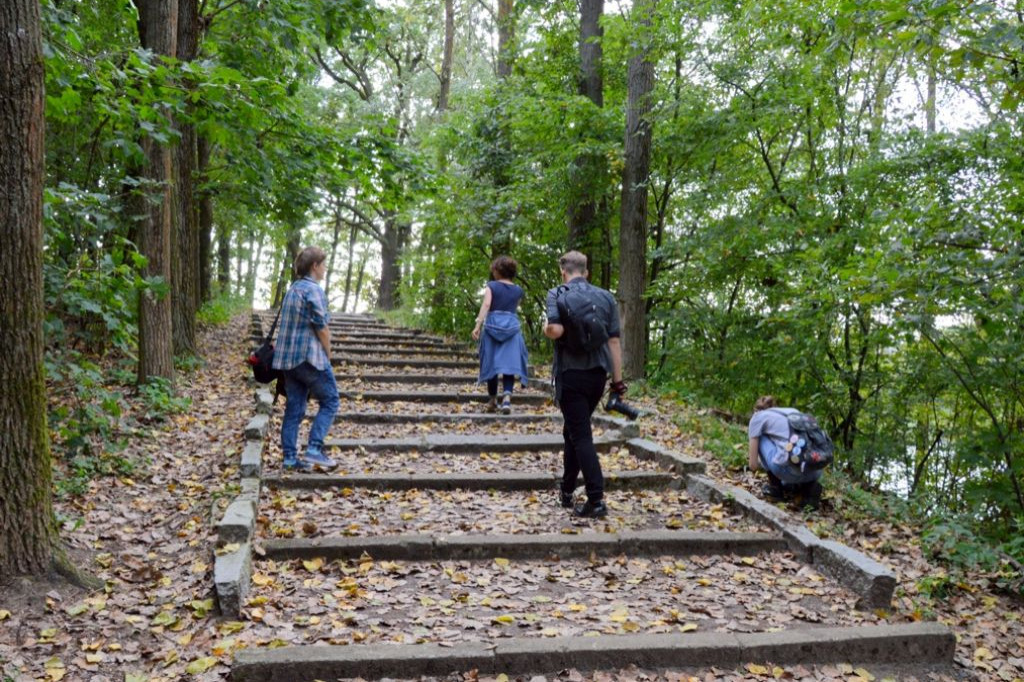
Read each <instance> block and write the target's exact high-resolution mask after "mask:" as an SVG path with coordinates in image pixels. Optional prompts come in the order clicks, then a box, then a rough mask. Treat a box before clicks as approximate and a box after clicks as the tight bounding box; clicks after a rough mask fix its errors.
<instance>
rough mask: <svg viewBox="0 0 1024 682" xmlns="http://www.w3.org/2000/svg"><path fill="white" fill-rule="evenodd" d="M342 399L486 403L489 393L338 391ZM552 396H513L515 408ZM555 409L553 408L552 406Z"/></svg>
mask: <svg viewBox="0 0 1024 682" xmlns="http://www.w3.org/2000/svg"><path fill="white" fill-rule="evenodd" d="M338 395H339V396H340V397H341V399H342V400H362V401H374V402H381V403H385V402H411V403H486V402H487V394H486V393H483V392H481V391H475V392H468V391H467V392H465V393H461V392H459V393H455V392H450V391H444V392H442V391H408V392H404V393H401V392H393V391H358V390H344V391H341V390H339V391H338ZM549 403H551V396H549V395H546V394H543V393H516V394H514V395H513V396H512V406H513V409H514V408H515V406H516V405H519V406H523V405H534V406H536V405H547V404H549ZM552 409H553V408H552Z"/></svg>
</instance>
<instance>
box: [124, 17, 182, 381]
mask: <svg viewBox="0 0 1024 682" xmlns="http://www.w3.org/2000/svg"><path fill="white" fill-rule="evenodd" d="M136 6H137V7H138V10H139V40H140V42H141V44H142V47H144V48H147V49H150V50H152V51H153V53H154V54H158V55H165V56H168V57H173V56H175V54H176V51H177V47H176V46H177V37H178V36H177V33H178V0H139V2H137V3H136ZM142 147H143V149H144V150H145V153H146V163H145V165H144V168H143V171H142V172H143V182H142V184H141V187H140V190H141V191H140V192H139V194H138V197H137V201H138V204H137V206H136V207H135V208H136V210H135V213H134V215H136V216H139V217H140V218H139V227H138V240H139V241H138V244H139V251H141V252H142V255H144V256H145V257H146V260H147V264H146V269H145V273H144V274H145V275H146V276H147V277H160V278H162V279H163V281H164V282H165V283H166V284H167V285H168V286H170V285H171V260H172V254H171V229H172V224H173V220H172V211H173V209H174V204H173V201H172V196H171V180H172V177H173V173H172V163H171V149H170V148H169V147H166V146H164V145H161V144H160V143H159V142H158V141H157V140H155V139H153V138H152V137H151V136H148V135H147V136H146V137H145V138H143V140H142ZM171 296H173V293H168V294H167V295H164V296H156V295H153V294H151V293H149V292H144V293H143V295H142V296H140V297H139V374H138V379H139V383H145V382H147V381H149V380H150V379H151V378H153V377H162V378H165V379H169V380H173V379H174V344H173V329H172V323H171V320H172V299H171Z"/></svg>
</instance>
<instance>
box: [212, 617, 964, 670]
mask: <svg viewBox="0 0 1024 682" xmlns="http://www.w3.org/2000/svg"><path fill="white" fill-rule="evenodd" d="M955 646H956V638H955V636H954V635H953V632H952V631H951V630H950V629H949V628H948V627H946V626H944V625H941V624H939V623H906V624H892V625H862V626H854V627H819V628H804V629H793V630H783V631H780V632H764V633H724V632H705V633H699V632H698V633H689V634H652V635H600V636H596V637H585V636H582V637H551V638H544V637H516V638H511V639H500V640H496V641H495V642H493V643H489V642H478V643H472V642H471V643H463V644H456V645H454V646H450V647H444V646H440V645H438V644H391V645H381V646H365V645H351V646H330V645H317V646H285V647H279V648H273V649H271V648H260V649H243V650H240V651H238V652H236V654H235V660H234V665H232V668H231V678H232V680H235V682H271V681H273V682H305V681H307V680H311V679H337V678H356V677H359V678H364V679H380V678H383V677H401V678H406V677H419V676H425V675H447V674H451V673H458V672H467V671H469V670H477V671H479V672H480V673H483V674H487V675H493V674H498V673H505V674H507V675H509V676H513V675H528V674H545V673H557V672H558V671H561V670H565V669H568V668H575V669H578V670H583V671H589V670H599V669H600V670H617V669H621V668H624V667H626V666H627V665H636V666H638V667H640V668H645V669H659V668H674V669H679V668H698V667H709V666H718V667H725V668H735V667H739V666H741V665H743V664H744V663H771V664H774V665H797V664H822V663H850V664H863V665H869V666H870V665H878V664H900V665H909V666H921V667H929V668H934V667H936V666H943V665H945V666H949V665H952V663H953V655H954V649H955Z"/></svg>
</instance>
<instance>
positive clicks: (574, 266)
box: [558, 251, 587, 275]
mask: <svg viewBox="0 0 1024 682" xmlns="http://www.w3.org/2000/svg"><path fill="white" fill-rule="evenodd" d="M558 267H559V268H561V269H562V270H564V271H565V272H567V273H569V274H570V275H582V274H584V273H586V271H587V257H586V256H584V255H583V254H582V253H580V252H579V251H570V252H569V253H567V254H565V255H563V256H562V257H561V258H559V259H558Z"/></svg>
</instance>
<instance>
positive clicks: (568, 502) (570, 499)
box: [558, 491, 576, 509]
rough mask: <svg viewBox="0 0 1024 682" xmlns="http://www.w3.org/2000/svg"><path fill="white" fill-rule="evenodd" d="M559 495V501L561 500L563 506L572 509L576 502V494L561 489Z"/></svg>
mask: <svg viewBox="0 0 1024 682" xmlns="http://www.w3.org/2000/svg"><path fill="white" fill-rule="evenodd" d="M558 497H559V502H561V504H562V506H563V507H565V508H566V509H572V507H573V505H574V504H576V496H575V495H573V494H572V493H567V492H564V491H559V493H558Z"/></svg>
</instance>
